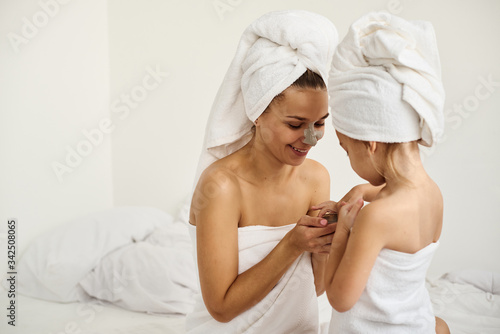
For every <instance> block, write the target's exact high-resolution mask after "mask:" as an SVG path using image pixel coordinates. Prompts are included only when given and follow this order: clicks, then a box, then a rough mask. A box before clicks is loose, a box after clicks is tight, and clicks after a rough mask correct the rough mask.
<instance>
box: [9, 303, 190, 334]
mask: <svg viewBox="0 0 500 334" xmlns="http://www.w3.org/2000/svg"><path fill="white" fill-rule="evenodd" d="M16 298H17V300H16V304H17V314H16V327H12V326H9V325H7V324H6V321H5V320H4V319H2V322H1V324H0V333H2V334H4V333H5V334H8V333H12V334H14V333H15V334H61V333H65V334H66V333H68V334H69V333H71V334H76V333H78V334H180V333H184V332H185V331H184V321H185V320H184V319H185V317H173V316H168V317H167V316H162V315H153V314H146V313H139V312H133V311H128V310H125V309H122V308H118V307H116V306H114V305H109V304H108V305H103V304H99V303H85V304H84V303H69V304H62V303H53V302H48V301H44V300H39V299H34V298H30V297H25V296H20V295H18V296H17V297H16ZM4 317H5V316H3V317H2V318H4Z"/></svg>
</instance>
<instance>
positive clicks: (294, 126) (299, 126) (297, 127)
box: [288, 124, 302, 129]
mask: <svg viewBox="0 0 500 334" xmlns="http://www.w3.org/2000/svg"><path fill="white" fill-rule="evenodd" d="M288 126H289V127H291V128H292V129H300V128H301V127H302V124H301V125H293V124H288Z"/></svg>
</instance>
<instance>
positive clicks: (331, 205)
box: [309, 201, 340, 217]
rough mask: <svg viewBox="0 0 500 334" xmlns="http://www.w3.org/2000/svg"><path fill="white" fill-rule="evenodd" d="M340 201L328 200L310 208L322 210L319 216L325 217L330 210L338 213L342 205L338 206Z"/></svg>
mask: <svg viewBox="0 0 500 334" xmlns="http://www.w3.org/2000/svg"><path fill="white" fill-rule="evenodd" d="M339 203H340V202H338V203H337V202H334V201H326V202H323V203H320V204H318V205H313V206H311V208H310V209H309V210H312V211H315V210H320V211H319V213H318V217H323V216H324V215H325V214H326V213H328V212H333V213H338V212H339V209H340V207H339V206H338V205H339Z"/></svg>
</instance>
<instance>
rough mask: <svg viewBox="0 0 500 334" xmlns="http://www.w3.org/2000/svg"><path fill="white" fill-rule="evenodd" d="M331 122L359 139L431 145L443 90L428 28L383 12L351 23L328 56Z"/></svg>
mask: <svg viewBox="0 0 500 334" xmlns="http://www.w3.org/2000/svg"><path fill="white" fill-rule="evenodd" d="M328 91H329V95H330V102H329V103H330V107H331V109H332V122H333V126H334V127H335V129H336V130H337V131H339V132H340V133H343V134H344V135H346V136H349V137H351V138H354V139H358V140H366V141H378V142H385V143H402V142H409V141H414V140H420V141H419V143H420V144H422V145H425V146H432V145H433V144H435V143H436V142H437V141H438V140H439V138H440V136H441V135H442V132H443V127H444V116H443V105H444V89H443V86H442V83H441V67H440V62H439V55H438V50H437V45H436V39H435V34H434V29H433V27H432V25H431V24H430V23H428V22H424V21H406V20H404V19H402V18H400V17H397V16H394V15H391V14H389V13H386V12H376V13H369V14H367V15H365V16H363V17H362V18H360V19H359V20H357V21H356V22H354V23H353V24H352V25H351V27H350V29H349V32H348V33H347V35H346V37H345V38H344V39H343V40H342V42H340V43H339V45H338V47H337V50H336V52H335V54H334V56H333V60H332V66H331V69H330V78H329V88H328Z"/></svg>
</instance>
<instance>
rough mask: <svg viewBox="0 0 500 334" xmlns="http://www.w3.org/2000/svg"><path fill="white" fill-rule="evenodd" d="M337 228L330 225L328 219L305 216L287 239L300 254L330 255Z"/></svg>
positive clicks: (335, 225)
mask: <svg viewBox="0 0 500 334" xmlns="http://www.w3.org/2000/svg"><path fill="white" fill-rule="evenodd" d="M336 227H337V224H328V223H327V221H326V219H322V218H320V217H311V216H307V215H305V216H302V217H301V218H300V219H299V221H298V222H297V225H296V226H295V227H294V228H293V229H292V230H291V231H290V232H288V233H287V236H286V237H287V238H288V241H289V243H290V245H292V246H293V247H294V248H295V250H296V251H297V252H298V253H299V254H300V253H303V252H310V253H320V254H328V253H329V252H330V246H331V243H332V238H333V232H335V229H336Z"/></svg>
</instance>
